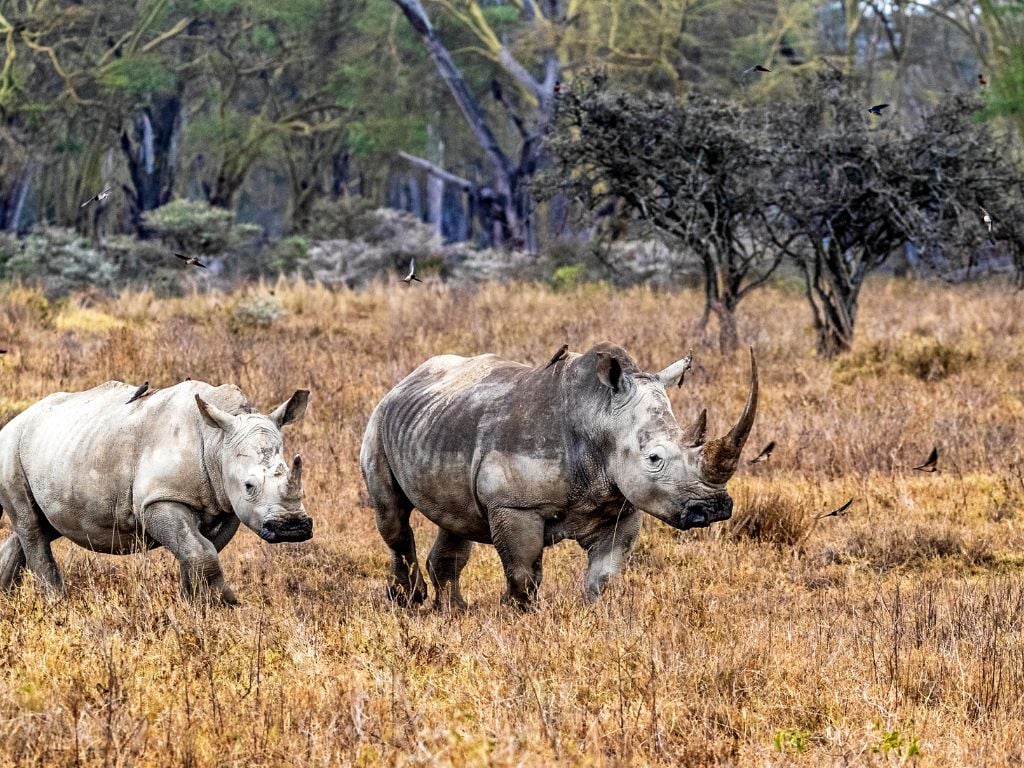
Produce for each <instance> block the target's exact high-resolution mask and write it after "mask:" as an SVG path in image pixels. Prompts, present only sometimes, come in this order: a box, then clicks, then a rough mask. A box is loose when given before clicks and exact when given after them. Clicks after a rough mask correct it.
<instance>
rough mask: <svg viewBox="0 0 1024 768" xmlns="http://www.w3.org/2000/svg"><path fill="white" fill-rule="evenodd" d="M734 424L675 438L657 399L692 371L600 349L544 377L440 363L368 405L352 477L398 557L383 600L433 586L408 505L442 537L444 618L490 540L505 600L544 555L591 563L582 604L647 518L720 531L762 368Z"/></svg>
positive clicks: (446, 358) (467, 361)
mask: <svg viewBox="0 0 1024 768" xmlns="http://www.w3.org/2000/svg"><path fill="white" fill-rule="evenodd" d="M750 364H751V374H750V390H749V394H748V396H747V402H746V405H745V407H744V409H743V414H742V416H741V417H740V419H739V422H738V423H737V424H736V425H735V426H734V427H733V428H732V429H731V430H730V431H729V432H728V433H727V434H726V435H725V436H723V437H720V438H718V439H716V440H712V441H710V442H708V441H706V440H705V433H706V431H707V412H706V411H705V412H702V413H701V414H700V416H699V417H698V418H697V419H696V421H695V422H694V424H693V425H692V426H690V427H689V428H687V429H683V428H681V427H680V426H679V424H678V423H677V422H676V419H675V416H674V415H673V413H672V408H671V405H670V403H669V400H668V396H667V394H666V387H667V386H669V385H671V384H674V383H675V382H677V381H678V379H679V376H680V374H681V373H682V371H683V370H684V369H685V367H686V366H687V365H689V360H688V359H686V358H684V359H682V360H679V361H677V362H675V363H673V364H672V365H670V366H668V367H667V368H665V369H664V370H662V371H660V372H658V373H648V372H645V371H644V370H642V369H641V368H640V367H639V366H638V365H637V364H636V362H634V360H633V359H632V358H631V357H630V356H629V354H627V352H626V351H625V350H624V349H622V348H621V347H618V346H616V345H614V344H608V343H601V344H598V345H596V346H594V347H592V348H591V349H590V350H589V351H587V352H586V353H584V354H576V353H568V354H567V355H566V356H565V358H564V359H562V360H561V361H560V362H559V364H558V365H557V366H554V367H551V368H547V369H540V368H534V367H531V366H529V365H524V364H521V363H516V362H512V361H509V360H503V359H501V358H499V357H497V356H496V355H481V356H479V357H471V358H466V357H458V356H456V355H442V356H440V357H433V358H431V359H429V360H427V361H426V362H425V363H423V364H422V365H421V366H420V367H419V368H417V369H416V370H415V371H413V372H412V373H411V374H409V375H408V376H407V377H406V378H405V379H403V380H402V381H401V382H399V384H398V385H397V386H396V387H395V388H394V389H392V390H391V392H389V393H388V394H387V395H386V396H385V397H384V399H383V400H381V402H380V403H379V404H378V405H377V407H376V408H375V409H374V411H373V414H372V415H371V417H370V421H369V424H368V425H367V427H366V433H365V435H364V437H363V445H362V450H361V452H360V465H361V467H362V471H363V477H364V479H365V480H366V486H367V490H368V492H369V498H370V503H371V505H372V506H373V507H374V509H375V510H376V515H377V527H378V529H379V531H380V533H381V535H382V536H383V538H384V540H385V542H386V543H387V544H388V546H389V547H390V548H391V551H392V564H391V574H390V577H389V579H388V595H389V596H390V597H391V598H392V599H395V600H397V601H399V602H402V603H406V604H415V603H419V602H422V601H423V600H424V599H426V596H427V589H426V584H425V582H424V580H423V576H422V574H421V572H420V567H419V564H418V562H417V556H416V546H415V542H414V540H413V532H412V529H411V527H410V526H409V515H410V512H411V511H412V509H413V508H416V509H419V510H420V512H421V513H423V515H425V516H426V517H427V518H428V519H430V520H431V521H433V522H434V523H435V524H436V525H437V526H438V527H439V529H440V530H439V532H438V537H437V540H436V543H435V544H434V547H433V549H431V551H430V555H429V557H428V564H427V565H428V567H427V571H428V573H429V574H430V577H431V580H432V582H433V586H434V590H435V600H436V602H437V603H438V604H440V605H441V606H445V605H449V606H452V607H464V606H465V601H464V600H463V598H462V595H461V592H460V589H459V576H460V573H461V571H462V568H463V567H464V566H465V564H466V562H467V561H468V559H469V555H470V550H471V548H472V545H473V543H474V542H477V543H482V544H493V545H494V546H495V548H497V550H498V555H499V556H500V558H501V563H502V566H503V568H504V571H505V579H506V591H505V595H504V598H503V601H504V602H510V603H514V604H519V605H525V604H528V603H530V602H531V601H532V600H533V599H534V597H535V596H536V592H537V589H538V587H539V586H540V581H541V557H542V553H543V550H544V548H545V547H546V546H550V545H552V544H555V543H557V542H558V541H561V540H562V539H574V540H576V541H577V542H579V544H580V545H581V546H582V547H583V548H584V549H585V550H586V551H587V555H588V566H587V575H586V597H587V599H588V600H594V599H596V598H597V597H598V595H599V594H600V593H601V591H602V589H603V588H604V585H605V583H606V581H607V580H608V579H609V578H610V577H612V576H614V575H615V574H617V573H618V571H619V570H620V569H621V567H622V565H623V563H624V561H625V560H626V558H627V557H628V555H629V553H630V551H631V550H632V547H633V544H634V542H635V541H636V538H637V535H638V534H639V532H640V525H641V522H642V517H643V513H642V512H640V510H644V511H645V512H647V513H648V514H651V515H653V516H654V517H657V518H658V519H660V520H662V521H664V522H666V523H668V524H669V525H671V526H673V527H675V528H678V529H681V530H685V529H687V528H695V527H704V526H707V525H710V524H711V523H713V522H716V521H720V520H725V519H727V518H728V517H729V516H730V514H731V512H732V499H731V498H730V497H729V494H728V493H727V492H726V488H725V484H726V482H727V481H728V480H729V478H730V477H731V476H732V474H733V473H734V472H735V471H736V466H737V464H738V462H739V456H740V451H741V450H742V448H743V445H744V443H745V442H746V439H747V436H748V435H749V434H750V429H751V427H752V426H753V423H754V416H755V414H756V412H757V397H758V384H757V366H756V362H755V360H754V354H753V350H751V354H750Z"/></svg>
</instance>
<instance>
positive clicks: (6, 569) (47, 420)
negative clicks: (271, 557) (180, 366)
mask: <svg viewBox="0 0 1024 768" xmlns="http://www.w3.org/2000/svg"><path fill="white" fill-rule="evenodd" d="M133 390H135V387H133V386H132V385H129V384H123V383H121V382H119V381H112V382H108V383H106V384H103V385H101V386H99V387H95V388H94V389H90V390H86V391H84V392H74V393H67V392H61V393H58V394H55V395H50V396H49V397H47V398H44V399H43V400H40V401H39V402H38V403H36V404H35V405H33V406H31V407H30V408H28V409H27V410H25V411H23V412H22V413H20V414H18V415H17V416H16V417H14V419H12V420H11V421H10V422H9V423H8V424H7V425H6V426H5V427H4V428H3V429H2V430H0V508H2V511H4V512H6V513H7V514H8V515H9V517H10V520H11V527H12V528H13V529H14V533H13V534H12V535H11V536H9V537H8V539H7V541H6V542H4V543H3V544H2V545H0V589H4V588H10V587H11V586H13V584H14V583H15V580H16V578H17V577H18V576H19V574H20V573H21V572H22V571H24V570H25V569H26V568H27V569H28V570H29V571H31V573H32V575H33V576H35V577H36V578H37V579H38V580H39V582H40V583H42V584H43V585H45V586H46V587H48V588H49V589H50V590H52V591H54V592H58V593H60V592H63V589H64V587H63V581H62V579H61V575H60V571H59V570H58V568H57V563H56V562H55V561H54V559H53V553H52V552H51V551H50V543H51V542H52V541H53V540H54V539H57V538H61V537H66V538H68V539H70V540H71V541H73V542H75V543H76V544H78V545H79V546H82V547H86V548H88V549H92V550H94V551H97V552H106V553H110V554H127V553H130V552H137V551H141V550H145V549H152V548H154V547H158V546H165V547H167V548H168V549H169V550H170V551H171V552H172V553H173V554H174V556H175V557H176V558H177V559H178V561H179V562H180V563H181V585H182V589H183V591H184V593H185V595H186V596H187V597H189V598H194V597H197V596H200V595H202V596H203V597H204V598H211V599H213V600H217V601H220V602H222V603H226V604H234V603H236V602H237V600H236V599H235V595H234V592H233V591H232V590H231V587H229V586H228V585H227V583H226V582H225V580H224V574H223V572H222V571H221V567H220V562H219V559H218V554H217V553H218V552H220V550H221V549H223V548H224V546H225V545H226V544H227V543H228V542H229V541H230V540H231V538H232V537H233V536H234V534H235V532H236V531H237V530H238V527H239V524H240V523H244V524H245V525H246V527H248V528H251V529H252V530H254V531H255V532H256V533H258V534H259V536H260V537H261V538H262V539H264V540H266V541H268V542H271V543H276V542H284V541H305V540H306V539H309V538H310V537H311V536H312V531H313V521H312V520H311V519H310V518H309V516H308V515H307V514H306V511H305V508H304V507H303V503H302V459H301V458H300V457H299V456H296V457H295V458H294V460H293V461H292V463H291V467H289V466H288V463H287V462H286V461H285V457H284V442H283V436H282V432H281V429H282V427H283V426H284V425H286V424H290V423H292V422H294V421H296V420H298V419H300V418H301V417H302V415H303V413H304V412H305V410H306V403H307V400H308V397H309V392H308V391H307V390H304V389H300V390H298V391H297V392H295V394H293V395H292V396H291V397H290V398H289V399H288V400H286V401H285V402H284V403H282V404H281V405H280V406H278V407H277V408H276V409H274V410H273V411H272V412H271V413H269V414H267V415H263V414H261V413H259V412H257V411H256V409H255V408H254V407H253V406H252V405H251V404H250V403H249V401H248V400H247V399H246V398H245V396H244V395H243V394H242V392H241V390H239V389H238V388H237V387H234V386H221V387H213V386H211V385H209V384H206V383H204V382H200V381H186V382H182V383H181V384H177V385H176V386H173V387H168V388H166V389H160V390H156V391H154V392H152V393H150V394H149V395H147V396H146V397H144V398H141V399H139V400H137V401H136V402H135V403H133V404H132V407H131V408H125V407H124V403H125V402H126V400H127V399H128V396H129V395H130V394H132V391H133ZM136 391H137V390H136Z"/></svg>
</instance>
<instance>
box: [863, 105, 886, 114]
mask: <svg viewBox="0 0 1024 768" xmlns="http://www.w3.org/2000/svg"><path fill="white" fill-rule="evenodd" d="M888 106H889V105H888V104H875V106H873V107H872V108H871V109H869V110H868V112H870V113H871V114H872V115H879V116H881V114H882V110H883V109H885V108H886V107H888Z"/></svg>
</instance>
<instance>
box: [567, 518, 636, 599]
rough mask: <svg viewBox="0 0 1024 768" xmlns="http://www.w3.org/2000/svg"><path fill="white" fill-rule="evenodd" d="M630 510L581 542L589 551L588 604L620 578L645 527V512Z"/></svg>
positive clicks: (586, 593) (586, 594) (586, 595)
mask: <svg viewBox="0 0 1024 768" xmlns="http://www.w3.org/2000/svg"><path fill="white" fill-rule="evenodd" d="M630 509H631V510H632V511H630V512H628V513H626V512H624V513H623V514H621V515H619V516H618V517H617V518H616V520H615V522H614V523H611V524H609V525H607V526H604V527H602V528H599V529H598V530H597V531H596V532H595V533H594V534H593V535H591V536H588V537H587V538H586V539H581V540H580V546H582V547H583V548H584V549H585V550H586V551H587V578H586V592H585V597H586V600H587V602H588V603H592V602H594V601H595V600H597V598H599V597H600V596H601V593H602V592H603V591H604V588H605V585H606V584H607V583H608V580H609V579H611V578H612V577H613V576H617V575H618V573H619V571H621V570H622V566H623V564H624V563H625V562H626V559H627V558H628V557H629V553H630V552H632V551H633V545H634V544H636V539H637V536H638V535H639V534H640V526H641V525H642V524H643V512H641V511H639V510H637V509H633V508H632V507H630Z"/></svg>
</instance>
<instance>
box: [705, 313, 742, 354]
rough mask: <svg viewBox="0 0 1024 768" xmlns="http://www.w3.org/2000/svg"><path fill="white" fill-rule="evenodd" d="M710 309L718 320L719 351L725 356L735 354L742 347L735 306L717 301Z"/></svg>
mask: <svg viewBox="0 0 1024 768" xmlns="http://www.w3.org/2000/svg"><path fill="white" fill-rule="evenodd" d="M710 309H711V311H712V312H714V314H715V318H716V319H717V320H718V351H719V352H721V353H722V354H723V355H725V354H729V353H732V352H735V351H736V349H737V348H738V347H739V345H740V339H739V333H738V331H737V329H736V307H735V305H733V304H732V303H731V302H726V301H715V302H714V303H713V304H711V306H710Z"/></svg>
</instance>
